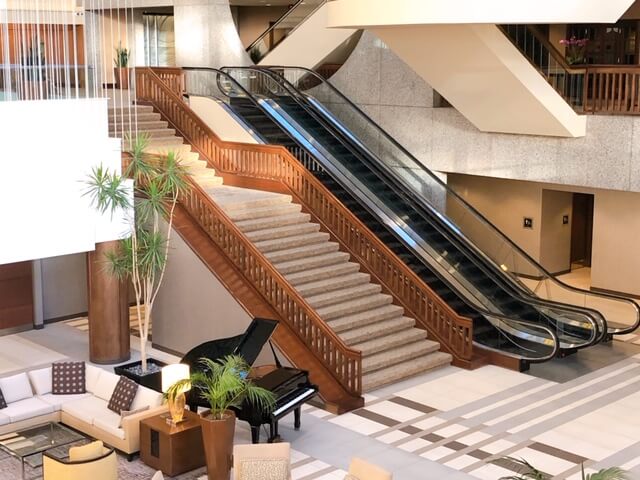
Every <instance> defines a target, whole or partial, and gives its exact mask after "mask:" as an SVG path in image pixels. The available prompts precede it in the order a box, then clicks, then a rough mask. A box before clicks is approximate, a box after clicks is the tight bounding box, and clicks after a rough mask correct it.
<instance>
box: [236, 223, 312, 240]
mask: <svg viewBox="0 0 640 480" xmlns="http://www.w3.org/2000/svg"><path fill="white" fill-rule="evenodd" d="M319 231H320V225H318V224H317V223H310V222H307V223H298V224H295V225H285V226H284V227H276V228H267V229H264V230H254V231H252V232H245V235H246V236H247V237H248V238H249V239H250V240H251V241H253V242H262V241H264V240H275V239H277V238H281V239H285V238H287V237H294V236H298V235H305V234H307V233H314V232H319Z"/></svg>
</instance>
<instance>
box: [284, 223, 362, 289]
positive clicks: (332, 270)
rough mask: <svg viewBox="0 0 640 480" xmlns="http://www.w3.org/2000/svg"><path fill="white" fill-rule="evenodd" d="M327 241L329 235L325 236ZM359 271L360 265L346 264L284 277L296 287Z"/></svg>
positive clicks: (313, 269)
mask: <svg viewBox="0 0 640 480" xmlns="http://www.w3.org/2000/svg"><path fill="white" fill-rule="evenodd" d="M316 235H323V234H322V233H316ZM325 235H326V238H327V240H328V239H329V234H328V233H327V234H325ZM358 270H360V265H358V264H357V263H352V262H347V263H341V264H339V265H329V266H328V267H321V268H312V269H311V270H305V271H304V272H296V273H292V274H289V275H285V277H286V278H287V280H288V281H289V283H290V284H291V285H293V286H296V285H298V284H300V283H307V282H310V281H312V280H321V279H326V278H331V277H338V276H341V275H346V274H348V273H355V272H357V271H358Z"/></svg>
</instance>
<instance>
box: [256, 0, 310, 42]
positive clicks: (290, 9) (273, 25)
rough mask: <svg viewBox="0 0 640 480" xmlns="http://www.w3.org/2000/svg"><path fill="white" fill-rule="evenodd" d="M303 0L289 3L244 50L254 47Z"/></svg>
mask: <svg viewBox="0 0 640 480" xmlns="http://www.w3.org/2000/svg"><path fill="white" fill-rule="evenodd" d="M303 2H304V0H296V2H295V3H294V4H293V5H291V7H290V8H289V9H288V10H287V11H286V12H284V13H283V14H282V15H280V17H279V18H278V19H277V20H276V21H275V22H273V23H272V24H271V25H269V28H267V29H266V30H265V31H264V32H262V33H261V34H260V36H259V37H258V38H256V39H255V40H254V41H253V42H251V44H250V45H249V46H248V47H247V48H245V51H246V52H249V51H250V50H251V49H252V48H253V47H255V46H256V45H257V44H258V43H260V42H261V41H262V40H264V38H265V37H266V36H267V35H269V34H270V33H271V32H273V31H274V30H275V29H276V28H278V25H280V24H281V23H282V22H283V21H284V19H285V18H287V17H288V16H289V14H290V13H291V11H292V10H295V9H296V8H297V7H298V5H300V4H301V3H303Z"/></svg>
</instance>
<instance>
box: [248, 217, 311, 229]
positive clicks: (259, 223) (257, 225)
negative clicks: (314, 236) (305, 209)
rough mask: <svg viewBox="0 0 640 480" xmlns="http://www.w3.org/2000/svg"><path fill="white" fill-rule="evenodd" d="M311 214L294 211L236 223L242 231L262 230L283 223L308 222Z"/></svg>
mask: <svg viewBox="0 0 640 480" xmlns="http://www.w3.org/2000/svg"><path fill="white" fill-rule="evenodd" d="M309 220H311V215H309V214H308V213H295V214H293V215H276V216H273V217H262V218H254V219H251V220H242V221H239V222H236V225H237V226H238V228H239V229H240V230H242V231H243V232H253V231H255V230H264V229H266V228H274V227H283V226H285V225H296V224H299V223H308V222H309Z"/></svg>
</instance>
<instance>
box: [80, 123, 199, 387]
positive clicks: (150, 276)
mask: <svg viewBox="0 0 640 480" xmlns="http://www.w3.org/2000/svg"><path fill="white" fill-rule="evenodd" d="M127 143H129V144H130V145H132V147H131V150H130V151H129V154H130V161H129V164H128V166H127V167H126V168H125V170H124V173H123V174H122V175H119V174H117V173H113V172H109V171H108V170H106V169H104V168H103V167H102V166H99V167H96V168H94V169H93V171H92V173H91V175H90V176H89V179H88V180H87V185H88V188H87V195H89V196H90V197H91V201H92V204H93V205H94V207H95V208H96V209H97V210H98V211H99V212H100V213H103V214H104V213H106V212H109V211H110V212H112V213H113V212H115V211H118V210H123V211H130V210H131V208H130V207H131V205H130V200H129V196H128V187H127V182H126V180H127V179H132V180H133V190H134V196H135V202H134V205H133V215H132V216H131V218H127V219H126V221H127V223H128V227H129V230H130V232H131V234H130V236H128V237H127V238H124V239H123V240H121V241H120V248H119V249H118V251H117V252H111V253H109V255H107V256H106V258H105V266H106V268H107V269H108V271H109V272H110V273H111V274H112V275H115V276H116V277H117V278H118V279H120V280H127V281H130V282H131V285H132V290H133V293H134V296H135V301H136V309H137V314H138V330H139V332H140V335H139V337H140V361H138V362H132V363H129V364H126V365H120V366H118V367H116V368H115V369H114V370H115V371H116V373H117V374H119V375H124V376H126V377H128V378H131V379H132V380H134V381H136V382H137V383H139V384H141V385H144V386H146V387H149V388H152V389H154V390H156V391H158V392H160V391H162V377H161V368H162V367H163V366H164V365H165V364H164V363H163V362H160V361H158V360H154V359H149V360H148V359H147V340H148V338H149V326H150V323H151V312H152V310H153V304H154V302H155V299H156V296H157V295H158V291H159V290H160V286H161V284H162V280H163V278H164V273H165V270H166V268H167V257H168V255H169V242H170V240H171V231H172V230H171V229H172V225H173V213H174V211H175V208H176V204H177V203H178V197H179V195H180V194H181V193H183V192H184V191H185V190H186V188H187V185H188V180H187V177H188V175H189V174H188V173H187V170H186V169H185V167H183V166H182V164H181V163H180V161H179V159H178V157H177V156H176V154H175V153H174V152H169V153H168V154H167V155H166V156H158V155H150V154H147V153H145V150H146V149H147V146H148V144H149V139H148V137H147V136H145V135H138V136H137V137H136V138H135V139H134V140H133V141H129V140H128V139H127ZM163 218H164V219H165V221H166V224H167V227H166V229H165V228H164V227H163V223H162V219H163ZM143 306H144V308H143Z"/></svg>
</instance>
